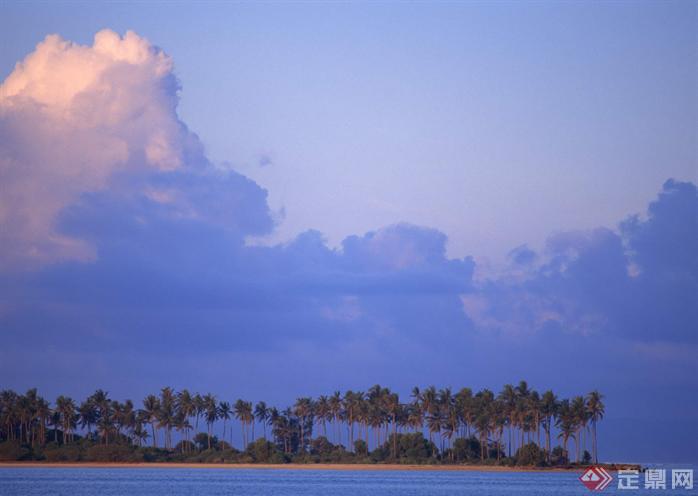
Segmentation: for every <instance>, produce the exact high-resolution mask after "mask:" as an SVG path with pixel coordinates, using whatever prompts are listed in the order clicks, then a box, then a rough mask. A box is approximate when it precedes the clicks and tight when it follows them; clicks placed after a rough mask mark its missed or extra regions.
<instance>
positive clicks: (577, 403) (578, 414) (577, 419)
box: [570, 396, 587, 463]
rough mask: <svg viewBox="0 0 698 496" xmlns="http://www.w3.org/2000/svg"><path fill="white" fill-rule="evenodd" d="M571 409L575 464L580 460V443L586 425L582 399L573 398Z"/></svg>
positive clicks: (585, 411) (580, 397) (585, 409)
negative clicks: (575, 454)
mask: <svg viewBox="0 0 698 496" xmlns="http://www.w3.org/2000/svg"><path fill="white" fill-rule="evenodd" d="M570 408H571V409H572V415H573V417H574V427H575V436H574V437H575V440H574V444H575V447H576V452H577V456H576V462H577V463H579V462H580V460H581V444H582V443H581V442H582V440H583V435H584V429H585V428H586V423H587V408H586V403H585V402H584V397H582V396H575V397H574V398H573V399H572V404H571V405H570Z"/></svg>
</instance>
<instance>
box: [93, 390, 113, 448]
mask: <svg viewBox="0 0 698 496" xmlns="http://www.w3.org/2000/svg"><path fill="white" fill-rule="evenodd" d="M88 401H90V402H92V403H93V404H94V406H95V408H96V409H97V429H98V430H99V432H100V433H101V437H102V440H103V441H104V444H105V445H109V431H111V430H112V427H113V426H112V421H113V418H112V417H113V414H114V409H113V405H112V402H111V400H110V399H109V395H108V393H107V392H106V391H103V390H101V389H98V390H97V391H95V392H94V394H93V395H92V396H90V398H88Z"/></svg>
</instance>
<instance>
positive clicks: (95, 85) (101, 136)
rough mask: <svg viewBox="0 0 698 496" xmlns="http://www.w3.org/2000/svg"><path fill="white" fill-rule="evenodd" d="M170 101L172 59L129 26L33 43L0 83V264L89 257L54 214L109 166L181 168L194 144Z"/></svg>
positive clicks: (106, 174) (95, 183)
mask: <svg viewBox="0 0 698 496" xmlns="http://www.w3.org/2000/svg"><path fill="white" fill-rule="evenodd" d="M176 106H177V81H176V78H175V76H174V74H173V64H172V60H171V59H170V58H169V57H168V56H167V55H166V54H164V53H163V52H162V51H161V50H159V49H157V48H155V47H154V46H152V45H151V44H150V43H149V42H148V40H146V39H145V38H141V37H139V36H138V35H136V34H135V33H132V32H128V33H126V35H125V36H124V37H123V38H122V37H120V36H119V35H117V34H116V33H114V32H112V31H109V30H104V31H100V32H99V33H97V34H96V36H95V39H94V43H93V45H92V46H82V45H78V44H74V43H71V42H68V41H65V40H63V39H62V38H60V37H59V36H57V35H50V36H47V37H46V39H45V40H44V41H42V42H41V43H39V44H38V45H37V47H36V49H35V51H34V52H32V53H31V54H29V55H28V56H27V57H26V58H25V59H24V60H23V61H21V62H19V63H18V64H17V65H16V67H15V69H14V71H13V72H12V73H11V74H10V75H9V76H8V77H7V79H6V80H5V81H4V82H3V83H2V85H1V86H0V178H1V182H2V189H3V191H2V195H1V196H0V242H1V243H2V244H3V250H2V252H1V255H0V265H2V266H8V265H16V264H22V265H26V264H29V265H37V264H42V263H45V262H48V261H53V260H59V259H79V260H89V259H92V258H94V256H95V253H94V250H93V247H92V246H90V245H89V244H87V243H85V242H84V241H82V240H80V239H77V238H71V237H68V236H65V235H64V234H61V233H60V232H59V231H58V230H57V228H56V219H57V216H58V214H59V213H60V211H61V210H62V209H63V208H65V207H66V206H67V205H69V204H71V203H73V202H75V201H76V200H77V199H78V197H79V196H80V195H81V194H83V193H86V192H94V191H99V190H102V189H103V188H105V187H107V185H108V184H109V182H110V179H111V178H112V177H113V176H114V175H115V174H116V173H119V172H132V171H148V170H153V171H171V170H178V169H180V168H181V167H182V166H183V164H184V161H185V156H186V155H187V153H192V151H193V152H196V150H197V149H198V148H200V145H199V144H198V140H197V139H196V137H195V136H194V135H192V134H191V133H189V131H188V130H187V129H186V127H185V126H184V125H183V124H182V123H181V122H180V120H179V119H178V117H177V114H176ZM151 193H152V192H151ZM161 197H162V196H161Z"/></svg>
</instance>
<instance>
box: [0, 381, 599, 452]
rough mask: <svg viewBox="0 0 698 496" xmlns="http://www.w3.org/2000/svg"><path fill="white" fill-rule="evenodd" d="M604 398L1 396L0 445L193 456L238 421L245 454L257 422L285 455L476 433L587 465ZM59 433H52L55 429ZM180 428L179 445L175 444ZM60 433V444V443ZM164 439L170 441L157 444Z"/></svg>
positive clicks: (484, 448)
mask: <svg viewBox="0 0 698 496" xmlns="http://www.w3.org/2000/svg"><path fill="white" fill-rule="evenodd" d="M602 399H603V397H602V395H601V394H600V393H599V392H598V391H592V392H591V393H589V394H588V395H586V396H576V397H573V398H571V399H562V400H561V399H558V397H557V396H556V395H555V394H554V393H553V392H552V391H545V392H544V393H543V394H539V393H538V392H537V391H535V390H533V389H530V388H529V386H528V384H527V383H526V382H525V381H521V382H520V383H519V384H518V385H516V386H513V385H511V384H507V385H505V386H504V387H503V389H502V390H501V392H500V393H499V394H494V393H493V392H492V391H490V390H488V389H483V390H481V391H478V392H476V393H473V391H472V390H471V389H469V388H463V389H460V390H459V391H458V392H455V393H454V392H453V391H452V389H451V388H444V389H438V390H437V389H436V388H435V387H434V386H430V387H427V388H426V389H423V390H421V389H419V388H417V387H415V388H414V389H413V390H412V392H411V396H410V400H409V401H407V402H401V401H400V398H399V395H398V394H397V393H395V392H392V391H391V390H390V389H388V388H384V387H381V386H380V385H375V386H373V387H371V388H370V389H369V390H368V391H366V392H363V391H346V392H345V393H344V394H341V393H340V392H339V391H337V392H335V393H334V394H332V395H328V396H324V395H323V396H320V397H318V398H317V399H312V398H309V397H302V398H299V399H298V400H297V401H296V402H295V403H294V404H293V405H292V406H291V407H289V408H286V409H284V410H278V409H277V408H274V407H268V406H267V404H266V403H265V402H263V401H260V402H258V403H256V404H255V405H253V403H252V402H250V401H245V400H242V399H238V400H237V401H235V402H234V403H229V402H228V401H219V400H218V399H217V398H216V397H215V396H214V395H212V394H204V395H201V394H198V393H197V394H192V393H190V392H189V391H188V390H186V389H184V390H181V391H174V390H173V389H172V388H169V387H166V388H163V389H162V390H161V391H160V394H159V395H154V394H151V395H148V396H146V397H145V398H144V399H143V401H142V406H141V407H140V408H136V407H135V406H134V404H133V402H132V401H131V400H126V401H125V402H123V403H122V402H119V401H116V400H113V399H110V398H109V396H108V393H107V392H105V391H103V390H101V389H100V390H97V391H95V393H94V394H92V395H91V396H89V397H88V398H86V399H85V400H84V401H83V402H82V403H80V404H77V403H76V402H75V401H74V400H73V399H71V398H69V397H66V396H59V397H58V398H57V399H56V402H55V406H53V407H51V405H50V404H49V402H47V401H46V400H45V399H43V398H42V397H40V396H39V395H38V394H37V391H36V389H30V390H29V391H27V393H26V394H24V395H19V394H17V393H15V392H13V391H10V390H5V391H1V392H0V438H2V439H6V440H19V441H22V442H23V443H26V444H31V445H34V444H37V443H38V444H42V443H45V442H46V441H54V442H62V443H71V442H73V441H74V439H75V432H76V430H78V429H80V430H82V432H83V433H86V434H87V436H88V437H91V438H94V439H95V440H98V441H99V442H100V443H103V444H105V445H109V443H110V442H111V443H114V442H117V443H123V442H128V443H133V444H136V445H138V446H143V445H144V444H146V443H147V440H148V438H150V440H151V443H152V446H153V447H158V446H162V447H163V448H164V449H167V450H174V449H180V450H181V451H183V452H187V451H190V450H191V449H193V443H192V433H196V432H199V426H200V425H202V426H203V424H205V425H206V439H207V447H208V448H209V449H210V448H212V447H213V443H214V442H215V440H216V437H215V436H214V429H215V428H216V427H221V426H222V440H223V441H224V442H225V443H226V444H227V443H228V439H229V446H232V445H233V429H232V427H230V428H229V424H230V422H231V421H232V420H233V419H234V420H237V421H238V422H239V424H240V429H241V436H242V443H243V447H246V446H248V445H249V444H250V443H251V442H253V441H254V440H255V439H256V437H255V425H260V426H261V427H262V429H263V433H262V436H263V438H264V439H267V427H270V428H271V434H272V436H273V440H274V442H275V443H276V445H277V446H278V447H279V449H281V450H283V452H284V453H289V454H291V453H303V452H305V451H307V450H308V448H309V445H310V442H311V441H312V439H313V435H314V432H315V431H316V430H319V431H320V432H321V435H322V436H324V437H325V438H327V439H330V440H332V441H333V442H334V443H335V444H337V445H343V446H347V447H348V448H349V449H355V447H356V446H357V444H356V443H357V441H362V443H365V449H368V447H369V446H371V445H373V446H374V447H378V446H381V445H384V444H385V443H387V442H390V443H391V444H392V446H391V451H392V454H393V455H395V454H396V453H397V439H398V436H397V434H398V433H404V432H421V433H423V434H424V433H425V432H426V435H428V438H429V441H430V442H433V443H434V444H435V445H440V451H441V453H442V454H446V453H450V455H449V456H452V453H453V451H452V450H449V448H450V447H452V446H453V442H454V438H459V437H460V438H465V437H470V436H472V435H475V436H476V437H477V438H478V439H479V442H480V446H481V453H480V456H481V458H482V459H485V458H487V457H489V456H491V455H490V453H491V451H490V448H493V449H494V452H496V457H497V458H499V457H500V456H501V455H502V454H506V455H507V456H509V457H511V456H512V455H513V454H515V453H516V450H517V449H518V448H520V447H522V446H524V445H525V444H528V443H535V444H536V445H537V446H538V447H539V448H541V449H542V450H544V451H545V453H546V454H547V456H548V457H550V454H551V451H552V436H553V435H554V434H557V437H558V439H560V441H561V443H562V449H563V452H564V453H565V455H566V456H568V445H569V442H570V441H574V444H575V459H576V461H580V460H581V457H582V453H583V451H586V447H587V440H588V439H587V438H588V437H591V445H592V453H593V458H594V460H596V461H598V450H597V435H596V427H597V423H598V422H599V420H601V419H602V418H603V415H604V404H603V401H602ZM51 428H52V429H53V432H52V433H51V432H50V429H51ZM173 431H176V432H177V433H179V438H180V442H179V443H178V445H175V444H174V439H173ZM59 432H60V439H59ZM160 439H162V444H161V443H160V442H159V441H160Z"/></svg>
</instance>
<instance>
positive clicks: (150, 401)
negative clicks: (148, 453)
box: [143, 394, 160, 448]
mask: <svg viewBox="0 0 698 496" xmlns="http://www.w3.org/2000/svg"><path fill="white" fill-rule="evenodd" d="M159 411H160V400H159V399H158V397H157V396H155V395H154V394H149V395H148V396H146V397H145V399H144V400H143V413H144V416H145V422H147V423H149V424H150V428H151V429H152V431H153V448H156V447H157V439H158V436H157V417H158V412H159Z"/></svg>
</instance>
